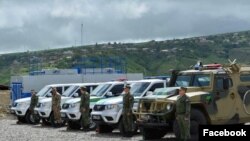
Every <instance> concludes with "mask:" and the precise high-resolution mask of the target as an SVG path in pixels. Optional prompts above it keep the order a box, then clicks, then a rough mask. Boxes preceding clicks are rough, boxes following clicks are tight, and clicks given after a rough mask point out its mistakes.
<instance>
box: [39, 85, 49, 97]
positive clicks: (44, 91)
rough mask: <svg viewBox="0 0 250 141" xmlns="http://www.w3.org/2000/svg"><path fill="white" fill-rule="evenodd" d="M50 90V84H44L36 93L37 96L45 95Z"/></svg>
mask: <svg viewBox="0 0 250 141" xmlns="http://www.w3.org/2000/svg"><path fill="white" fill-rule="evenodd" d="M50 90H51V87H50V86H45V87H43V88H42V89H41V90H40V91H39V92H38V93H37V94H36V95H37V96H39V97H45V96H46V95H47V94H48V93H49V92H50Z"/></svg>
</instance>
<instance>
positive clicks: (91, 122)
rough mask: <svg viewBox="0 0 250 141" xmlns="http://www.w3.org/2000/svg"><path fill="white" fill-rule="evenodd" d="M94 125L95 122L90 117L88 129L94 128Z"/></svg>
mask: <svg viewBox="0 0 250 141" xmlns="http://www.w3.org/2000/svg"><path fill="white" fill-rule="evenodd" d="M95 127H96V123H95V122H93V120H92V119H90V124H89V128H90V129H94V128H95Z"/></svg>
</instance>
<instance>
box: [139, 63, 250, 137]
mask: <svg viewBox="0 0 250 141" xmlns="http://www.w3.org/2000/svg"><path fill="white" fill-rule="evenodd" d="M181 86H184V87H187V93H186V95H187V96H188V97H189V98H190V101H191V117H190V120H191V122H190V125H191V126H190V134H191V137H192V138H193V139H198V127H199V125H201V124H211V125H215V124H220V125H224V124H244V123H246V122H250V66H248V67H247V66H243V65H239V64H237V63H236V61H233V62H232V61H230V63H229V64H226V65H220V64H209V65H203V66H200V65H198V67H196V68H195V69H192V70H186V71H172V76H171V79H170V82H169V87H168V88H165V90H164V89H163V90H161V91H158V92H159V93H162V95H164V96H161V97H159V96H158V97H154V96H150V97H145V98H142V99H141V100H140V101H139V104H138V109H137V111H136V112H135V115H136V116H137V124H138V126H139V127H140V130H141V132H142V135H143V139H144V140H148V139H160V138H162V137H163V136H165V134H167V133H168V132H172V131H173V132H174V134H175V136H176V137H177V138H178V137H179V136H180V132H179V129H178V125H177V122H176V117H175V111H176V109H175V108H176V100H177V97H178V92H175V91H174V88H175V89H176V90H177V89H179V87H181ZM155 95H157V91H156V94H155Z"/></svg>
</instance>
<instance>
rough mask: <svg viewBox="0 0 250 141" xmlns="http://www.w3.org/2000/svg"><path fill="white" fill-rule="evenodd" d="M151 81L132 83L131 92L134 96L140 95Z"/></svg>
mask: <svg viewBox="0 0 250 141" xmlns="http://www.w3.org/2000/svg"><path fill="white" fill-rule="evenodd" d="M149 84H150V83H149V82H141V83H134V84H133V85H131V90H130V92H131V94H133V95H134V96H140V95H141V94H142V93H143V92H144V91H145V90H146V89H147V88H148V86H149Z"/></svg>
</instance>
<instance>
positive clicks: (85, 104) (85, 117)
mask: <svg viewBox="0 0 250 141" xmlns="http://www.w3.org/2000/svg"><path fill="white" fill-rule="evenodd" d="M89 101H90V96H89V93H88V92H87V88H86V87H85V86H83V87H81V102H80V112H81V115H82V119H81V130H83V131H89V123H90V121H89V119H90V117H89V104H90V103H89Z"/></svg>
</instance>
